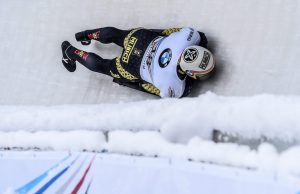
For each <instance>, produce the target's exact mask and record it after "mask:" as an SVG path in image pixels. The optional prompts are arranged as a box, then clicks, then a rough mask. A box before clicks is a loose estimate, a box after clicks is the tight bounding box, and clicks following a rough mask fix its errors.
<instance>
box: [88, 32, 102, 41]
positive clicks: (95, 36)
mask: <svg viewBox="0 0 300 194" xmlns="http://www.w3.org/2000/svg"><path fill="white" fill-rule="evenodd" d="M88 37H89V39H91V40H97V39H99V37H100V31H98V32H94V33H92V34H88Z"/></svg>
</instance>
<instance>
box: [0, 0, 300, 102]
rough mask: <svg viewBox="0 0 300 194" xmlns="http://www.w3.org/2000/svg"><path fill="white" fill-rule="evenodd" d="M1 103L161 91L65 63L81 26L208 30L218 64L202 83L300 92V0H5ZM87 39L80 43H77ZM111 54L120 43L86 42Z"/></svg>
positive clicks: (229, 90)
mask: <svg viewBox="0 0 300 194" xmlns="http://www.w3.org/2000/svg"><path fill="white" fill-rule="evenodd" d="M0 5H1V6H0V29H1V30H0V91H1V93H0V104H23V105H24V104H26V105H27V104H46V105H52V104H66V103H103V102H119V101H136V100H144V99H145V98H146V99H150V98H154V97H152V96H150V95H147V94H142V93H140V92H137V91H134V90H131V89H127V88H123V87H120V86H118V85H115V84H113V83H112V82H111V78H108V77H105V76H102V75H98V74H97V73H92V72H89V71H88V70H86V69H85V68H83V67H81V66H80V67H79V68H78V71H76V72H75V73H73V74H71V73H68V72H67V71H66V70H65V69H64V68H63V67H62V65H61V62H60V58H61V51H60V44H61V42H62V41H63V40H69V41H71V42H72V43H74V44H75V39H74V33H75V32H77V31H81V30H85V29H88V28H96V27H101V26H116V27H120V28H124V29H126V28H132V27H138V26H143V27H146V28H167V27H173V26H192V27H195V28H197V29H198V30H201V31H204V32H205V33H206V34H207V36H208V38H209V41H210V47H211V49H212V50H213V51H214V53H215V55H216V58H217V66H218V72H217V74H216V76H215V77H214V78H213V79H211V80H210V81H207V82H204V83H203V84H199V85H198V86H197V87H196V88H197V89H195V90H194V92H193V95H194V96H197V95H199V94H200V93H203V92H205V91H207V90H212V91H213V92H216V93H217V94H224V95H252V94H257V93H274V94H300V85H299V84H298V83H299V76H298V74H299V72H300V66H299V62H298V61H299V60H298V53H299V45H300V27H299V20H298V18H299V17H300V11H299V3H298V2H297V1H282V0H272V1H269V0H264V1H261V0H254V1H248V2H245V1H242V0H230V1H226V2H225V1H221V0H217V1H207V0H201V1H199V0H190V1H180V0H172V1H171V0H166V1H158V0H155V1H146V0H144V1H134V0H126V1H116V0H112V1H111V0H102V1H97V0H91V1H79V0H74V1H69V0H62V1H59V2H58V1H55V0H47V1H38V0H27V1H22V0H11V1H5V0H0ZM75 45H77V46H79V44H75ZM86 49H87V50H94V51H95V52H96V53H97V54H101V56H102V57H105V58H113V57H115V56H116V55H118V54H120V51H121V50H120V49H119V48H117V47H116V46H112V45H102V44H98V43H97V44H93V45H91V46H90V47H87V48H86Z"/></svg>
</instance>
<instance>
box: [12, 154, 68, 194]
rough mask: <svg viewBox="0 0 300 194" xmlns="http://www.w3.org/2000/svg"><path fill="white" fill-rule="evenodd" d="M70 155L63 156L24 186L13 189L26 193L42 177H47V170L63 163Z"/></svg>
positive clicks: (22, 193)
mask: <svg viewBox="0 0 300 194" xmlns="http://www.w3.org/2000/svg"><path fill="white" fill-rule="evenodd" d="M70 157H71V155H68V156H67V157H65V158H64V159H62V160H61V161H59V162H58V163H57V164H55V165H54V166H52V167H51V168H50V169H48V170H47V171H46V172H44V173H43V174H41V175H40V176H38V177H37V178H35V179H33V180H32V181H30V182H29V183H27V184H25V185H24V186H22V187H20V188H18V189H17V190H15V192H16V193H19V194H25V193H28V192H29V191H30V190H31V189H33V188H34V187H35V186H36V185H37V184H39V183H40V182H41V181H42V180H43V179H44V178H46V177H47V175H48V174H49V172H50V171H51V170H53V169H55V168H57V167H58V166H59V165H60V164H61V163H63V162H64V161H66V160H67V159H68V158H70Z"/></svg>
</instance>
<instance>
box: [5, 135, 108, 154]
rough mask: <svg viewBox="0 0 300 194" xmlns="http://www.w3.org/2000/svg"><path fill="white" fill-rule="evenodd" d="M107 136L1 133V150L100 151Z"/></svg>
mask: <svg viewBox="0 0 300 194" xmlns="http://www.w3.org/2000/svg"><path fill="white" fill-rule="evenodd" d="M103 143H105V136H104V134H103V133H101V132H96V131H69V132H64V131H47V132H46V131H37V132H34V133H31V132H27V131H16V132H0V148H4V149H11V148H17V149H18V148H20V149H41V150H49V149H50V150H70V151H72V150H74V151H77V150H90V151H93V150H98V149H99V148H101V147H102V144H103Z"/></svg>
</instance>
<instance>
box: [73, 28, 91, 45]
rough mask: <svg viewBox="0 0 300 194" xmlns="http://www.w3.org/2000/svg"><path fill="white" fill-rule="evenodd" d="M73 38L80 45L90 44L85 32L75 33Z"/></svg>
mask: <svg viewBox="0 0 300 194" xmlns="http://www.w3.org/2000/svg"><path fill="white" fill-rule="evenodd" d="M75 38H76V40H77V41H80V42H81V44H82V45H89V44H91V40H90V39H89V38H88V36H87V33H86V31H82V32H77V33H76V34H75Z"/></svg>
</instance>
